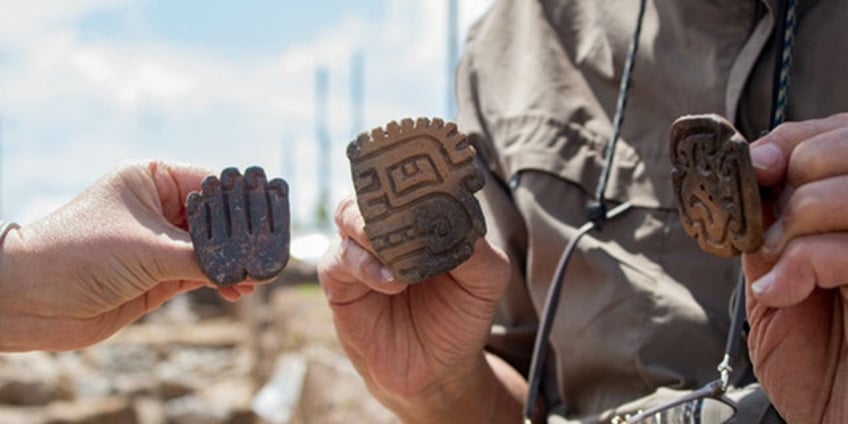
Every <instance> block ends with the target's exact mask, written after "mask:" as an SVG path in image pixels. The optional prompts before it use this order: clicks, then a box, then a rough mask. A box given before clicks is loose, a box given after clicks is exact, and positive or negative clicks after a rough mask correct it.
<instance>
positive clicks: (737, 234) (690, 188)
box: [670, 114, 763, 257]
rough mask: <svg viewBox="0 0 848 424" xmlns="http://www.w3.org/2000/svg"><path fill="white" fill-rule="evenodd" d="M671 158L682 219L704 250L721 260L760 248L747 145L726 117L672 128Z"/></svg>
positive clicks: (700, 118) (687, 119)
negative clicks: (719, 257)
mask: <svg viewBox="0 0 848 424" xmlns="http://www.w3.org/2000/svg"><path fill="white" fill-rule="evenodd" d="M670 153H671V155H670V156H671V162H672V166H673V167H672V171H671V176H672V181H673V183H674V195H675V197H676V199H677V210H678V212H679V213H680V220H681V221H682V223H683V228H684V229H685V230H686V232H687V233H688V234H689V235H691V236H693V237H695V238H697V239H698V244H699V245H700V246H701V249H703V250H704V251H706V252H708V253H711V254H713V255H717V256H722V257H731V256H736V255H739V254H740V253H748V252H753V251H755V250H757V249H759V247H760V245H761V244H762V233H763V221H762V206H761V204H760V194H759V191H758V188H757V180H756V177H755V175H754V168H753V166H752V164H751V157H750V154H749V153H748V142H747V140H745V138H744V137H743V136H742V135H741V134H739V133H738V132H737V131H736V129H735V128H733V126H732V125H731V124H730V123H729V122H727V120H725V119H724V118H722V117H721V116H718V115H712V114H710V115H691V116H684V117H681V118H679V119H677V120H676V121H674V123H673V124H672V126H671V144H670Z"/></svg>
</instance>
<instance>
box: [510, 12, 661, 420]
mask: <svg viewBox="0 0 848 424" xmlns="http://www.w3.org/2000/svg"><path fill="white" fill-rule="evenodd" d="M645 3H646V0H640V1H639V13H638V16H637V18H636V28H635V29H634V30H633V37H632V38H631V40H630V47H629V48H628V50H627V58H626V60H625V62H624V71H623V72H622V75H621V82H620V83H619V89H618V101H617V102H616V107H615V116H614V118H613V130H612V137H610V139H609V141H608V142H607V147H606V161H605V163H604V168H603V172H602V174H601V178H600V180H599V181H598V187H597V190H596V191H595V198H596V199H597V200H596V202H593V203H592V204H590V205H589V207H588V222H586V224H583V226H582V227H580V229H579V230H578V231H577V234H575V235H574V237H573V238H572V239H571V241H570V242H569V243H568V246H566V248H565V250H564V251H563V253H562V256H561V257H560V260H559V263H558V264H557V270H556V273H555V274H554V278H553V280H552V281H551V287H550V289H548V294H547V296H546V300H545V307H544V309H543V310H542V319H541V321H540V323H539V330H538V332H537V333H536V340H535V342H534V343H533V356H532V359H531V361H530V373H529V376H528V381H527V383H528V391H527V399H526V401H525V403H524V422H525V423H532V417H533V415H534V414H535V406H536V398H537V396H538V394H539V386H540V383H541V377H542V370H543V369H544V366H545V360H546V355H545V353H546V352H547V344H548V338H549V337H550V334H551V327H552V325H553V319H554V317H555V316H556V311H557V306H558V305H559V298H560V290H561V288H562V282H563V280H564V277H565V270H566V269H567V267H568V262H569V260H570V259H571V255H572V253H574V250H575V248H576V247H577V243H578V242H579V241H580V239H581V238H583V236H584V235H586V234H588V233H589V232H590V231H592V230H594V229H596V228H598V229H600V228H601V227H603V225H604V223H606V221H607V220H610V219H613V218H615V217H617V216H619V215H620V214H622V213H624V212H626V211H627V210H628V209H630V207H631V204H630V203H629V202H625V203H622V204H621V205H619V206H617V207H616V208H614V209H612V210H611V211H609V212H607V206H606V198H605V192H606V187H607V182H608V181H609V175H610V170H611V168H612V161H613V157H614V153H615V146H616V143H618V138H619V136H620V135H621V125H622V123H623V122H624V108H625V106H626V105H627V94H628V92H629V91H630V81H631V79H632V78H631V77H632V76H633V66H634V64H635V63H636V52H637V51H638V50H639V38H640V37H639V36H640V34H641V33H642V21H643V18H644V16H645Z"/></svg>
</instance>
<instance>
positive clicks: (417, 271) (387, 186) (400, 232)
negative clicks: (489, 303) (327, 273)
mask: <svg viewBox="0 0 848 424" xmlns="http://www.w3.org/2000/svg"><path fill="white" fill-rule="evenodd" d="M347 155H348V158H349V159H350V164H351V173H352V176H353V183H354V187H355V189H356V195H357V202H358V204H359V210H360V211H361V212H362V216H363V218H364V219H365V232H366V233H367V234H368V237H369V239H370V240H371V244H372V245H373V247H374V250H375V252H376V254H377V256H378V257H379V258H380V260H381V261H382V262H383V263H384V264H386V266H388V267H389V269H390V270H391V271H392V274H393V275H394V277H395V279H396V280H398V281H402V282H407V283H414V282H419V281H421V280H424V279H427V278H429V277H432V276H434V275H438V274H441V273H443V272H447V271H450V270H451V269H453V268H455V267H456V266H457V265H459V264H461V263H462V262H463V261H465V260H466V259H468V257H469V256H471V252H472V251H473V246H474V242H475V241H476V240H477V239H478V238H479V237H481V236H483V235H484V234H485V233H486V224H485V221H484V219H483V213H482V211H481V210H480V204H479V203H478V202H477V199H475V198H474V192H475V191H477V190H480V189H481V188H483V185H484V183H485V182H484V179H483V175H482V172H481V171H480V170H479V169H478V168H477V167H476V166H475V164H474V155H475V151H474V148H473V147H472V146H471V145H470V144H469V143H468V141H467V140H466V138H465V136H464V135H463V134H461V133H459V132H458V131H457V128H456V124H454V123H450V122H449V123H445V122H444V121H442V120H441V119H433V120H432V121H431V120H429V119H424V118H421V119H418V120H417V121H413V120H411V119H404V120H403V121H401V123H400V124H398V123H397V122H391V123H389V124H388V125H387V126H386V128H385V129H384V128H376V129H374V130H373V131H372V132H371V133H364V134H361V135H360V136H359V138H357V139H356V140H355V141H353V142H351V143H350V145H349V146H348V149H347Z"/></svg>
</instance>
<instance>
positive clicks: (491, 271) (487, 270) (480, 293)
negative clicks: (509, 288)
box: [450, 238, 510, 301]
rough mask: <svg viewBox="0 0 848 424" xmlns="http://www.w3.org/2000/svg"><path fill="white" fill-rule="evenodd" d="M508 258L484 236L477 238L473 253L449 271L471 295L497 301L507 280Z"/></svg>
mask: <svg viewBox="0 0 848 424" xmlns="http://www.w3.org/2000/svg"><path fill="white" fill-rule="evenodd" d="M509 269H510V268H509V258H508V257H507V255H506V253H504V252H503V251H502V250H501V249H499V248H497V247H495V246H494V245H492V244H491V243H489V241H488V240H486V239H485V238H481V239H480V240H477V242H476V243H475V245H474V253H472V254H471V257H469V258H468V260H466V261H465V262H463V263H462V264H460V265H459V266H458V267H456V268H455V269H454V270H453V271H451V272H450V274H451V276H452V277H453V278H454V279H456V280H457V281H458V282H459V283H460V284H461V285H462V286H463V287H465V288H466V289H468V290H469V291H470V292H471V293H472V294H473V295H475V296H477V297H481V298H484V299H486V300H490V301H498V300H500V298H501V296H502V295H503V292H504V290H505V289H506V285H507V282H508V281H509Z"/></svg>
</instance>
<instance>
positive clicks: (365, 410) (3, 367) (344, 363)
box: [0, 273, 399, 424]
mask: <svg viewBox="0 0 848 424" xmlns="http://www.w3.org/2000/svg"><path fill="white" fill-rule="evenodd" d="M286 278H287V275H286V274H285V273H284V275H283V277H282V278H281V280H278V281H276V282H274V283H271V284H269V285H266V286H263V287H261V288H260V289H258V290H257V292H256V293H254V295H253V296H250V297H248V298H246V299H243V301H240V302H238V303H236V304H229V303H227V302H224V301H221V300H219V299H217V298H216V297H215V295H214V292H213V291H212V290H208V289H201V290H199V291H196V292H194V293H191V294H189V295H184V296H181V297H178V298H176V299H173V300H172V301H171V302H169V303H168V304H166V305H164V306H163V307H162V308H160V309H159V310H158V311H155V312H153V313H152V314H151V315H149V316H148V317H145V318H143V319H142V320H141V321H140V322H138V323H135V324H133V325H131V326H129V327H127V328H125V329H124V330H122V331H121V332H119V333H118V334H116V335H115V336H113V337H112V338H110V339H109V340H106V341H104V342H102V343H100V344H97V345H95V346H92V347H89V348H86V349H82V350H78V351H72V352H60V353H46V352H29V353H15V354H0V423H13V424H17V423H21V424H60V423H61V424H83V423H84V424H113V423H126V424H159V423H169V424H195V423H197V424H200V423H203V424H216V423H221V424H224V423H227V424H254V423H257V424H266V423H267V424H277V423H276V422H272V421H268V420H267V419H264V418H262V417H260V416H259V415H258V414H257V413H256V412H254V409H255V408H254V407H253V404H254V400H255V399H256V395H257V393H258V392H259V391H260V389H262V388H263V387H264V386H266V385H267V384H268V383H269V381H270V380H271V377H272V375H273V373H274V367H275V365H276V364H277V362H278V360H279V359H278V358H285V357H292V355H294V357H297V358H301V360H302V362H303V363H304V364H305V372H304V373H302V375H300V377H299V378H301V379H302V381H301V382H300V384H299V386H298V385H295V386H298V387H299V388H300V390H301V392H300V393H299V396H296V397H297V399H296V405H295V406H294V408H293V411H292V413H291V416H290V419H289V420H288V423H290V424H302V423H359V422H362V423H366V422H367V423H375V424H383V423H386V424H389V423H397V422H399V421H398V420H397V419H396V418H395V417H393V415H392V414H391V413H390V412H388V411H387V410H386V409H384V408H383V407H382V406H381V405H379V403H377V402H376V401H375V400H373V399H372V398H371V397H370V395H369V394H368V392H367V390H366V389H365V386H364V384H363V383H362V381H361V379H360V378H359V376H358V375H357V374H356V372H355V371H354V370H353V367H352V366H351V365H350V363H349V362H348V360H347V358H346V357H345V355H344V352H343V350H342V349H341V347H340V346H339V344H338V342H337V340H336V338H335V333H334V330H333V324H332V319H331V314H330V311H329V309H328V307H327V305H326V301H325V299H324V297H323V292H322V291H321V289H320V287H318V286H317V284H315V283H314V281H316V279H315V278H314V274H313V278H312V279H311V280H300V281H313V282H312V283H305V284H292V283H290V282H289V281H288V280H286ZM210 294H211V296H210ZM266 390H273V385H271V387H270V388H268V389H266Z"/></svg>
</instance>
